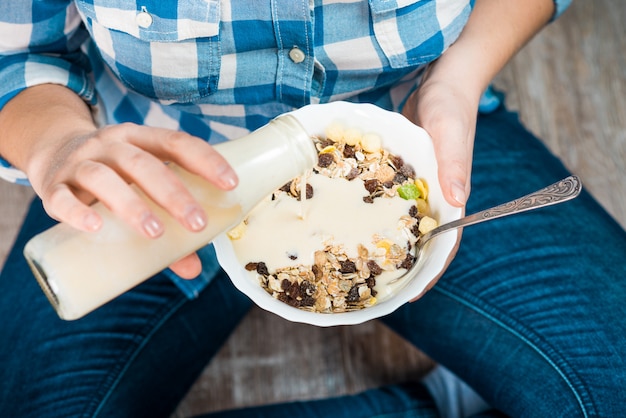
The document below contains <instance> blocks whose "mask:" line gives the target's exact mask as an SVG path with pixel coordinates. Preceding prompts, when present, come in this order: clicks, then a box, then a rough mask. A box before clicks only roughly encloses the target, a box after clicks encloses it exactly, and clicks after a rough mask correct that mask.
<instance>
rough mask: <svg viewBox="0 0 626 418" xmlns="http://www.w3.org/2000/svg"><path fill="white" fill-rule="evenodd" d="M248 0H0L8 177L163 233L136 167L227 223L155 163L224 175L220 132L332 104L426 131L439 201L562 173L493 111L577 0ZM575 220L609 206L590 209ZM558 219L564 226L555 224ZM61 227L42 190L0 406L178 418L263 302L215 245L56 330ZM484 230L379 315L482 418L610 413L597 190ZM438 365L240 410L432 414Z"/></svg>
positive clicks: (84, 211)
mask: <svg viewBox="0 0 626 418" xmlns="http://www.w3.org/2000/svg"><path fill="white" fill-rule="evenodd" d="M164 3H165V4H164ZM196 3H197V4H196ZM255 3H258V4H250V2H248V3H247V4H244V3H243V2H219V1H205V2H180V3H178V4H177V3H176V2H145V3H141V4H140V3H137V4H135V3H132V4H129V3H125V2H115V1H107V0H93V1H77V2H71V1H47V2H45V1H44V2H32V3H29V2H23V4H7V5H2V6H0V16H2V17H0V20H1V21H2V24H1V25H0V31H1V32H2V34H3V36H0V39H2V40H3V41H2V46H1V48H2V55H1V58H0V59H1V61H0V63H1V65H0V71H2V73H1V74H2V76H3V79H6V80H7V83H5V85H3V86H2V87H0V88H1V89H2V90H1V93H0V97H2V99H0V100H1V101H0V105H1V106H2V110H1V111H0V128H1V129H0V132H2V136H1V137H0V155H1V156H2V157H3V158H4V160H6V163H5V164H4V165H5V166H7V168H6V169H5V171H4V173H5V177H7V178H9V177H12V178H17V179H21V180H22V181H26V180H27V181H28V182H29V183H30V184H31V185H32V187H33V188H34V190H35V191H36V192H37V194H38V195H39V197H40V198H41V201H42V202H43V207H44V208H45V212H47V214H48V215H50V216H51V217H52V218H54V219H56V220H60V221H64V222H67V223H69V224H70V225H72V226H74V227H76V228H78V229H82V230H87V231H90V230H92V231H93V230H97V229H99V228H100V227H101V220H100V218H99V217H98V216H97V214H95V213H94V212H93V211H92V210H91V209H90V208H89V207H88V206H87V203H89V202H91V201H93V200H94V199H98V200H100V201H103V202H105V203H106V204H107V205H108V206H110V207H111V208H112V210H113V211H114V212H115V213H116V214H117V215H119V216H120V217H121V218H123V219H124V220H125V221H127V222H128V223H129V224H130V225H131V226H133V227H134V228H135V229H137V231H138V232H139V233H142V234H145V235H146V236H148V237H151V238H155V239H156V238H158V237H159V236H160V235H161V234H162V231H163V226H162V224H161V222H160V220H159V219H158V218H157V217H156V216H155V215H154V214H153V213H151V212H150V210H149V209H148V208H147V207H146V206H145V205H144V204H143V203H142V201H141V200H139V198H138V197H137V196H136V195H135V194H134V193H133V192H131V189H130V188H128V186H127V183H128V182H129V181H132V182H133V183H136V184H138V185H139V186H140V187H141V188H143V190H144V191H145V192H146V193H148V194H149V195H150V196H152V197H153V198H154V199H155V200H156V201H157V202H158V203H159V204H161V205H162V206H163V207H164V208H165V209H166V210H168V211H169V212H170V213H171V214H172V215H174V216H175V217H176V218H177V219H179V220H180V222H181V223H182V224H183V225H185V226H186V227H187V228H189V229H190V230H192V231H193V230H199V229H202V228H204V226H205V225H206V224H207V222H210V221H211V220H210V219H207V217H206V215H205V214H204V213H203V211H202V210H201V209H200V207H199V205H198V204H197V203H196V202H195V201H194V200H193V198H192V197H191V196H190V195H189V193H188V192H187V191H185V190H184V189H183V188H182V186H181V185H180V184H178V183H177V182H176V181H175V179H174V177H173V176H172V175H171V173H170V172H169V171H168V169H167V168H166V167H165V166H164V164H162V161H174V162H176V163H178V164H179V165H181V166H183V167H185V168H187V169H189V170H190V171H193V172H196V173H198V174H200V175H202V176H204V177H205V178H207V179H208V180H210V181H213V182H215V183H216V184H217V185H218V186H219V187H222V188H225V189H228V188H232V187H234V186H235V185H236V181H237V179H236V176H235V175H234V173H233V171H232V169H230V167H228V165H227V164H226V163H225V161H224V160H223V159H222V158H221V157H220V156H219V155H218V154H217V153H215V152H214V150H213V149H212V148H211V146H210V145H209V144H210V143H216V142H219V141H221V140H226V139H231V138H236V137H238V136H241V135H243V134H244V133H245V132H247V131H248V130H251V129H255V128H257V127H259V126H261V125H263V124H264V123H266V122H267V121H268V120H269V119H270V118H272V117H274V116H276V115H278V114H280V113H282V112H285V111H288V110H292V109H293V108H296V107H299V106H303V105H306V104H308V103H317V102H327V101H332V100H350V101H357V102H370V103H375V104H377V105H379V106H381V107H383V108H387V109H390V110H395V111H402V113H403V114H404V115H405V116H407V117H408V118H409V119H410V120H412V121H413V122H415V123H416V124H418V125H420V126H423V127H424V128H425V129H426V130H427V131H428V132H429V133H430V134H431V136H432V137H433V140H434V143H435V148H436V153H437V158H438V163H439V166H440V171H439V177H440V182H441V185H442V189H443V192H444V195H445V196H446V199H447V200H448V201H449V202H450V203H451V204H453V205H456V206H460V207H464V206H465V205H466V203H467V210H468V211H469V212H473V211H474V210H475V209H476V208H484V207H488V206H490V205H493V204H496V203H500V202H502V201H505V200H507V199H508V198H515V197H518V196H520V195H522V194H524V193H527V192H529V191H532V190H535V189H538V188H540V187H543V186H545V185H547V184H549V183H551V182H553V181H555V180H557V179H559V178H562V177H564V176H565V175H567V172H566V170H565V169H564V167H563V166H562V165H561V164H559V162H558V161H556V159H555V158H554V157H553V156H551V155H550V154H549V152H548V151H547V150H546V149H545V148H544V147H543V145H542V144H541V143H540V142H539V141H537V140H536V139H535V138H533V137H532V136H531V135H530V134H529V133H528V132H527V131H525V130H524V128H523V127H522V126H521V125H520V124H519V122H518V121H517V119H516V118H515V116H514V115H512V114H510V113H508V112H507V111H506V110H505V109H503V108H502V107H499V108H498V109H496V110H495V111H493V112H492V113H489V114H486V115H481V116H477V109H478V106H479V103H480V99H481V96H482V95H483V92H484V91H485V90H486V89H487V86H488V84H489V82H490V80H491V79H492V77H493V76H494V75H495V74H496V73H497V72H498V71H499V70H500V69H501V68H502V67H503V66H504V65H505V63H506V62H507V61H508V60H509V59H510V58H511V57H512V56H513V55H514V53H515V52H516V51H517V50H518V49H519V48H520V47H521V46H522V45H523V44H524V43H525V42H526V41H528V40H529V39H530V38H531V37H532V36H533V35H534V34H535V33H536V32H537V31H539V30H540V29H541V27H543V26H544V25H545V24H546V23H547V22H548V21H549V20H550V19H551V18H553V17H556V16H558V14H559V13H561V12H562V11H563V9H564V8H565V7H566V6H567V3H568V2H566V1H563V2H560V1H556V2H555V1H553V0H532V1H527V2H524V3H523V4H522V3H514V2H498V1H492V0H477V1H475V2H474V1H442V0H421V1H420V0H418V1H397V2H389V1H386V0H370V1H368V2H365V1H352V2H332V1H325V2H322V1H317V0H316V1H314V2H312V4H310V2H309V1H294V0H290V1H287V0H284V1H274V2H269V3H262V2H255ZM251 34H254V35H253V36H252V35H251ZM354 51H359V53H358V54H354ZM470 174H471V176H470ZM470 177H471V183H470ZM155 179H158V180H155ZM470 184H471V187H472V188H473V190H474V191H475V193H474V194H473V195H472V196H473V197H472V200H470V201H469V202H468V197H469V192H470ZM580 213H587V214H593V215H592V216H590V217H588V218H587V219H586V220H585V221H584V222H583V220H582V219H581V218H580V217H579V216H578V214H580ZM555 219H568V220H570V222H568V223H566V224H565V225H564V226H563V227H560V228H559V229H558V230H555V229H554V228H553V227H552V226H553V225H554V224H555ZM588 219H591V221H589V220H588ZM52 223H53V221H52V220H51V219H49V218H48V217H47V216H45V214H44V211H43V209H42V206H41V204H40V203H39V202H35V203H34V204H33V206H32V207H31V210H30V212H29V214H28V216H27V218H26V221H25V224H24V227H23V228H22V231H21V233H20V236H19V237H18V240H17V243H16V246H15V249H14V251H13V252H12V254H11V255H10V257H9V259H8V261H7V264H6V265H5V268H4V270H3V272H2V276H1V278H0V291H1V292H2V294H3V298H2V301H1V302H0V312H1V313H3V314H5V317H8V318H11V319H13V318H15V319H14V320H9V321H7V323H6V326H4V327H3V329H2V331H1V335H2V337H3V338H4V339H5V341H15V343H14V344H15V345H14V346H11V347H8V345H9V344H3V347H2V348H1V349H0V353H1V354H0V361H1V362H2V365H3V367H2V368H1V369H2V371H1V372H0V377H1V378H2V381H3V384H4V385H5V387H6V388H7V389H8V390H6V391H4V393H2V395H0V405H1V406H2V410H3V411H6V413H7V414H8V415H9V416H38V417H42V416H76V415H81V416H83V415H84V416H107V417H109V416H132V417H135V416H167V415H168V414H169V413H170V412H171V411H172V410H173V409H174V408H175V406H176V404H177V403H178V401H179V400H180V399H181V398H182V396H183V394H184V393H185V392H186V390H187V389H188V387H189V386H190V385H191V383H192V382H193V381H194V380H195V377H196V376H197V375H198V373H199V372H200V370H201V369H202V368H203V366H204V365H205V364H206V362H207V361H208V360H209V359H210V357H211V356H212V355H213V354H214V353H215V352H216V351H217V349H218V348H219V346H220V344H221V343H222V342H223V341H224V339H225V338H227V336H228V333H229V332H230V331H231V330H232V329H233V328H234V326H235V325H236V323H237V322H238V320H239V319H240V318H241V317H242V316H243V315H244V314H245V313H246V311H247V309H248V307H249V301H248V300H247V299H245V298H244V297H243V296H241V295H240V294H239V293H238V292H237V291H235V290H234V289H233V288H232V286H230V284H229V282H228V280H225V278H224V277H223V276H224V273H223V272H222V271H221V270H220V269H219V266H218V265H217V263H216V261H215V259H214V255H213V253H212V249H211V247H207V248H205V249H203V250H201V251H200V252H199V253H198V254H197V255H190V256H188V257H186V258H184V259H182V260H180V261H178V262H177V263H175V264H174V265H172V266H171V271H169V270H167V271H165V272H163V273H162V274H159V275H157V276H156V277H154V278H152V279H151V280H149V281H148V282H146V283H144V284H142V285H141V286H139V287H138V288H136V289H134V290H132V291H130V292H128V293H127V294H125V295H123V296H122V297H120V298H118V299H116V300H115V301H113V302H111V303H110V304H107V305H106V306H104V307H102V308H101V309H99V310H97V311H96V312H94V313H92V314H90V315H89V316H87V317H85V318H83V319H81V320H79V321H75V322H62V321H60V320H58V319H57V318H56V317H55V314H54V313H53V311H52V309H51V308H50V306H49V305H48V303H47V302H46V301H45V298H44V297H43V295H42V294H41V291H40V290H39V289H38V288H37V286H36V285H35V281H34V280H33V279H32V277H31V275H30V272H29V271H28V268H27V266H26V265H25V262H24V261H23V259H22V257H21V254H20V249H21V247H23V244H24V242H25V241H26V240H27V239H28V238H29V237H31V236H32V235H34V234H35V233H37V232H39V231H40V230H42V229H45V228H47V227H48V226H50V225H51V224H52ZM528 225H533V227H532V228H529V227H528ZM501 227H502V230H503V231H506V232H504V233H501V232H500V228H501ZM481 228H482V229H480V230H479V231H477V232H474V231H475V230H468V231H467V232H465V233H464V237H463V243H462V245H460V247H459V250H458V253H457V256H456V258H455V260H454V261H453V262H452V263H451V265H450V266H449V268H448V270H447V271H446V273H445V274H444V276H443V277H442V278H441V279H440V280H439V281H438V282H437V284H436V286H434V288H433V289H432V290H431V291H430V292H428V293H427V294H426V295H425V296H424V297H423V298H421V299H420V300H419V301H416V302H414V303H411V304H408V305H406V306H404V307H402V308H401V309H399V310H398V311H397V312H395V313H393V314H392V315H390V316H389V317H386V318H384V319H383V320H384V322H385V323H387V324H388V325H389V326H390V327H392V328H393V329H395V330H396V331H398V332H399V333H400V334H401V335H403V336H404V337H405V338H407V339H408V340H409V341H411V342H413V343H414V344H416V345H417V346H418V347H419V348H420V349H422V350H424V351H425V352H426V353H427V354H429V355H430V356H431V357H432V358H434V359H435V360H437V361H438V362H439V363H441V364H443V365H444V366H446V367H447V368H448V369H450V370H452V372H454V373H455V374H456V375H458V376H459V377H461V378H462V379H463V380H464V381H465V382H467V383H468V384H469V385H470V386H471V387H472V388H474V389H475V390H476V391H477V392H478V393H479V394H480V395H481V397H482V398H484V400H485V401H486V402H487V403H488V404H489V405H490V406H491V407H492V408H493V411H491V412H489V411H486V410H485V409H486V408H480V410H479V411H477V412H479V413H480V412H484V413H485V414H500V413H503V414H506V415H510V416H523V415H529V416H548V415H549V414H550V415H554V416H567V417H571V416H618V415H619V413H620V412H621V410H622V409H623V408H622V406H623V401H622V399H623V396H622V397H620V392H619V391H620V390H621V389H620V388H622V387H623V386H624V383H625V382H624V379H625V378H624V376H625V374H626V373H624V372H625V371H626V367H625V366H626V365H625V364H624V360H623V359H624V358H626V356H625V354H626V348H625V347H624V342H623V338H622V337H621V336H622V335H624V324H623V321H622V320H621V318H622V317H623V315H624V307H623V304H622V303H621V300H622V298H623V296H624V295H625V293H626V290H625V289H624V285H623V284H622V283H620V281H619V280H618V279H619V278H621V277H622V276H623V274H624V272H625V271H624V263H623V255H624V254H625V253H626V251H625V250H626V237H625V234H624V231H623V230H622V229H621V228H619V227H618V226H617V225H616V224H615V223H614V222H613V221H612V220H611V219H610V218H609V217H608V216H607V215H606V214H605V213H604V212H603V211H602V210H601V209H600V208H599V206H598V205H597V204H596V203H595V202H594V201H593V200H592V199H591V198H590V197H589V196H588V195H586V194H585V195H583V196H581V197H580V198H578V199H577V200H576V201H575V202H572V203H568V204H566V205H561V206H559V207H555V208H550V209H546V210H544V211H541V212H540V213H533V214H528V215H520V216H518V217H515V218H510V219H506V220H503V221H502V222H499V223H497V224H493V225H485V226H484V227H482V226H481ZM585 228H586V229H589V228H592V229H593V230H594V231H595V232H596V237H595V238H594V239H596V241H595V242H585V247H584V251H583V250H582V248H583V247H582V245H580V246H579V245H578V243H577V240H576V238H577V237H578V235H579V234H580V231H581V230H583V229H585ZM483 236H489V241H488V242H486V241H485V240H483V239H482V237H483ZM510 237H514V239H510ZM599 259H602V260H604V263H603V264H602V265H599V264H598V262H597V260H599ZM191 278H194V279H193V280H191V281H189V280H185V279H191ZM88 279H89V278H85V280H88ZM181 290H182V292H181ZM425 318H428V320H425ZM207 323H210V324H212V326H211V327H210V329H209V330H207V326H206V324H207ZM432 380H433V379H430V380H428V379H427V381H426V382H425V384H426V386H427V387H428V390H426V386H423V385H421V384H414V385H398V386H393V387H390V388H381V389H379V390H373V391H369V392H366V393H364V394H361V395H359V396H356V397H343V398H338V399H331V400H326V401H319V402H312V403H303V404H290V405H279V406H274V407H267V408H261V409H254V410H247V411H233V412H231V414H232V416H244V414H250V415H251V416H261V414H265V415H266V416H279V415H280V414H283V415H285V416H292V415H294V413H298V414H301V415H304V416H307V414H308V415H309V416H332V415H333V414H334V415H336V416H350V417H355V416H372V415H375V414H382V413H392V412H393V413H397V414H398V415H399V416H402V415H400V414H405V415H407V416H409V415H410V414H413V415H414V416H431V415H433V414H436V413H437V411H436V409H437V407H436V406H435V405H434V404H435V403H438V404H439V406H438V407H439V409H440V410H442V409H443V408H444V407H443V406H441V404H442V402H440V401H441V396H440V394H438V393H437V390H436V384H433V382H432ZM216 384H218V383H217V382H216ZM433 401H434V402H433ZM444 403H445V402H444ZM294 411H296V412H294ZM494 411H500V412H494ZM440 412H442V411H440ZM459 413H460V414H461V413H463V411H461V412H459Z"/></svg>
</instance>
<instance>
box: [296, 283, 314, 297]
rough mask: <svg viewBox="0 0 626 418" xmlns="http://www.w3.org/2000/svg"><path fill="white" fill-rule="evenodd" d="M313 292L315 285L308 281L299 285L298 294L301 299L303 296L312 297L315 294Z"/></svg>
mask: <svg viewBox="0 0 626 418" xmlns="http://www.w3.org/2000/svg"><path fill="white" fill-rule="evenodd" d="M315 290H316V288H315V285H314V284H313V283H311V282H310V281H308V280H303V281H302V283H300V293H301V294H302V295H303V296H302V297H303V298H304V295H306V296H313V295H314V294H315Z"/></svg>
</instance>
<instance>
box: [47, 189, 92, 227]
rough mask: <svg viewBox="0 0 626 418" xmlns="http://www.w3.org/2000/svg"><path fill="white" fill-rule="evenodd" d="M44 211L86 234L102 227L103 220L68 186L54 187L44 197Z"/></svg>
mask: <svg viewBox="0 0 626 418" xmlns="http://www.w3.org/2000/svg"><path fill="white" fill-rule="evenodd" d="M42 202H43V206H44V209H45V210H46V212H47V213H48V215H50V217H52V218H53V219H55V220H57V221H59V222H65V223H67V224H68V225H70V226H72V227H74V228H76V229H79V230H81V231H85V232H95V231H97V230H99V229H100V228H101V227H102V218H101V217H100V215H99V214H98V212H96V211H95V210H94V209H92V208H91V207H89V206H88V205H86V204H84V203H83V202H81V201H80V200H79V199H78V198H77V197H76V195H75V194H74V192H73V191H72V190H71V189H70V187H69V186H68V185H67V184H64V183H60V184H57V185H56V186H53V187H52V189H51V191H50V192H49V193H47V194H46V195H45V196H42Z"/></svg>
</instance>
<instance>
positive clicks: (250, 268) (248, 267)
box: [246, 263, 259, 271]
mask: <svg viewBox="0 0 626 418" xmlns="http://www.w3.org/2000/svg"><path fill="white" fill-rule="evenodd" d="M258 264H259V263H248V264H246V270H248V271H254V270H256V266H257V265H258Z"/></svg>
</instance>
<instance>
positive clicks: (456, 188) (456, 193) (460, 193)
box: [450, 181, 467, 205]
mask: <svg viewBox="0 0 626 418" xmlns="http://www.w3.org/2000/svg"><path fill="white" fill-rule="evenodd" d="M450 188H451V190H452V198H453V199H454V200H456V201H457V202H458V203H460V204H461V205H465V203H466V202H467V194H466V193H465V185H463V183H461V182H460V181H453V182H452V184H450Z"/></svg>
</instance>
